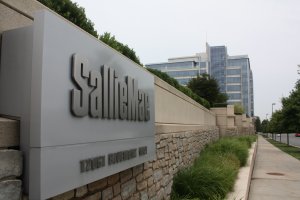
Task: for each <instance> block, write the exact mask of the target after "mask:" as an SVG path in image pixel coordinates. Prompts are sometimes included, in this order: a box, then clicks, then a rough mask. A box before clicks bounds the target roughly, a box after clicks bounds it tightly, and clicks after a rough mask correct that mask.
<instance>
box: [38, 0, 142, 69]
mask: <svg viewBox="0 0 300 200" xmlns="http://www.w3.org/2000/svg"><path fill="white" fill-rule="evenodd" d="M38 1H39V2H41V3H42V4H44V5H45V6H47V7H48V8H50V9H51V10H53V11H55V12H56V13H57V14H59V15H61V16H62V17H64V18H66V19H67V20H69V21H71V22H73V23H74V24H76V25H77V26H79V27H80V28H82V29H83V30H85V31H86V32H88V33H90V34H91V35H93V36H95V37H96V38H98V37H99V35H98V33H97V31H96V30H95V28H94V23H93V22H92V21H91V20H89V19H88V18H87V17H86V14H85V10H84V8H82V7H79V6H78V5H77V3H73V2H72V1H70V0H38ZM99 39H100V40H101V41H102V42H104V43H106V44H107V45H108V46H110V47H112V48H113V49H115V50H117V51H119V52H120V53H121V54H123V55H124V56H126V57H128V58H129V59H131V60H132V61H134V62H136V63H137V64H139V65H142V64H141V62H140V59H139V57H138V56H137V55H136V53H135V51H134V50H133V49H131V48H130V47H128V45H125V44H122V43H121V42H119V41H117V40H116V39H115V36H112V35H111V34H110V33H108V32H105V33H104V34H103V35H101V36H100V38H99Z"/></svg>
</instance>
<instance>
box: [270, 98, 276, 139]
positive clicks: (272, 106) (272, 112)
mask: <svg viewBox="0 0 300 200" xmlns="http://www.w3.org/2000/svg"><path fill="white" fill-rule="evenodd" d="M274 105H275V103H272V115H271V117H273V106H274ZM272 135H273V140H276V134H275V138H274V134H272Z"/></svg>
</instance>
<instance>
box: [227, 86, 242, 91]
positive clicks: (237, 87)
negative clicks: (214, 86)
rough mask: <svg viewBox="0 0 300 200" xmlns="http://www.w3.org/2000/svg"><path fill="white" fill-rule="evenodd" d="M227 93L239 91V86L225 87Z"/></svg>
mask: <svg viewBox="0 0 300 200" xmlns="http://www.w3.org/2000/svg"><path fill="white" fill-rule="evenodd" d="M228 91H241V85H227V92H228Z"/></svg>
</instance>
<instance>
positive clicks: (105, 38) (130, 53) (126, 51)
mask: <svg viewBox="0 0 300 200" xmlns="http://www.w3.org/2000/svg"><path fill="white" fill-rule="evenodd" d="M99 39H100V40H101V41H102V42H104V43H105V44H107V45H109V46H110V47H112V48H114V49H115V50H117V51H119V52H120V53H122V54H123V55H124V56H126V57H128V58H129V59H131V60H133V61H134V62H136V63H137V64H139V65H142V63H141V62H140V59H139V57H138V56H137V55H136V54H135V51H134V50H133V49H130V48H129V47H128V45H124V44H122V43H121V42H118V41H117V40H116V38H115V36H112V35H111V34H110V33H108V32H105V33H104V34H103V35H101V36H100V38H99Z"/></svg>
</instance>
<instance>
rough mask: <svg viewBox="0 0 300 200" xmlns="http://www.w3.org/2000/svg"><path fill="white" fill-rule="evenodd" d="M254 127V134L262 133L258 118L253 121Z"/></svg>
mask: <svg viewBox="0 0 300 200" xmlns="http://www.w3.org/2000/svg"><path fill="white" fill-rule="evenodd" d="M255 127H256V132H262V130H261V129H262V128H261V122H260V118H259V117H256V119H255Z"/></svg>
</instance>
